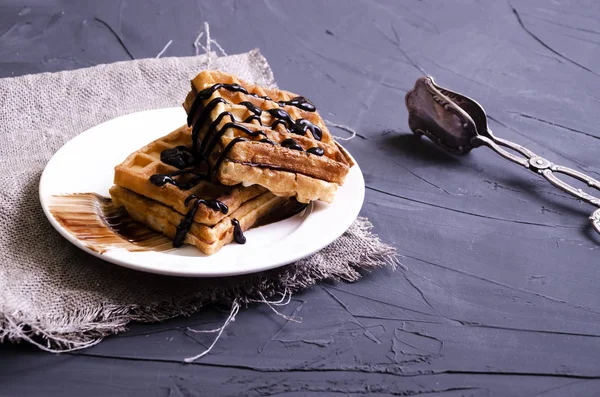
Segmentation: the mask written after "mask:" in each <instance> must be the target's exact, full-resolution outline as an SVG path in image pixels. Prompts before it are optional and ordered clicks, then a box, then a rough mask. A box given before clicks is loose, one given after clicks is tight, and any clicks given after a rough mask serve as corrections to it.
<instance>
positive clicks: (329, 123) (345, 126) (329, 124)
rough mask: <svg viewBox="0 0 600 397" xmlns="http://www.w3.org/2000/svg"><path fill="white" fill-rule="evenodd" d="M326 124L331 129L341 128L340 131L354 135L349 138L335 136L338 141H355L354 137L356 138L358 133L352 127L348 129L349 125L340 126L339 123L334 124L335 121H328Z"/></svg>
mask: <svg viewBox="0 0 600 397" xmlns="http://www.w3.org/2000/svg"><path fill="white" fill-rule="evenodd" d="M324 121H325V124H327V125H328V126H330V127H335V128H339V129H340V130H344V131H347V132H349V133H351V134H352V135H350V136H349V137H346V138H343V137H341V136H335V135H334V136H333V137H334V138H336V139H339V140H340V141H349V140H351V139H354V137H356V131H355V130H354V129H353V128H352V127H348V126H347V125H344V124H338V123H334V122H333V121H329V120H327V119H325V120H324Z"/></svg>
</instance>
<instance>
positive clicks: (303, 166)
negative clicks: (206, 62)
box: [183, 71, 353, 203]
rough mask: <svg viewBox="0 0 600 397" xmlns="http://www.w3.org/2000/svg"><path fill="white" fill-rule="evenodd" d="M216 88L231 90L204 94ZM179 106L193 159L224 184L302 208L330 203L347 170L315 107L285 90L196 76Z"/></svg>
mask: <svg viewBox="0 0 600 397" xmlns="http://www.w3.org/2000/svg"><path fill="white" fill-rule="evenodd" d="M219 83H221V84H226V85H232V84H234V85H237V86H229V87H227V86H226V87H221V88H217V89H211V87H212V88H214V87H215V84H219ZM239 86H241V87H243V88H238V87H239ZM216 87H218V86H216ZM202 90H205V91H202ZM199 93H200V95H199ZM267 97H268V98H267ZM183 106H184V108H185V110H186V112H187V113H188V125H189V126H193V129H192V136H193V137H195V138H196V139H192V141H194V140H195V142H193V143H194V151H195V152H196V153H197V154H196V155H198V154H201V155H202V156H203V157H204V158H205V159H207V160H208V163H209V165H210V167H211V173H212V177H213V178H214V179H215V180H217V181H219V182H220V183H222V184H224V185H229V186H233V185H237V184H242V185H243V186H255V185H259V186H262V187H264V188H266V189H268V190H269V191H271V192H272V193H273V194H275V195H278V196H285V197H288V196H295V197H296V198H297V199H298V201H300V202H303V203H307V202H309V201H311V200H323V201H326V202H331V201H332V200H333V198H334V195H335V192H336V190H337V188H338V187H339V186H340V185H341V184H343V182H344V179H345V177H346V175H347V173H348V171H349V168H350V167H351V166H352V165H353V162H352V159H351V158H350V156H349V155H348V154H347V153H346V152H345V151H344V150H343V149H342V148H341V147H340V146H338V145H337V144H336V142H335V141H334V140H333V137H332V136H331V134H330V133H329V130H328V129H327V127H326V126H325V123H324V122H323V119H322V118H321V117H320V116H319V114H318V113H317V112H316V111H315V109H314V105H312V103H310V102H309V101H307V100H306V99H304V98H302V97H298V96H296V95H295V94H292V93H290V92H287V91H282V90H278V89H268V88H263V87H260V86H256V85H252V84H248V83H246V82H244V81H242V80H239V79H237V78H235V77H234V76H231V75H228V74H225V73H222V72H218V71H203V72H201V73H200V74H199V75H198V76H196V77H195V78H194V79H193V80H192V90H191V91H190V92H189V93H188V95H187V97H186V99H185V102H184V104H183ZM233 119H235V120H233ZM232 121H234V122H232ZM293 131H294V132H293ZM302 133H303V134H304V135H302Z"/></svg>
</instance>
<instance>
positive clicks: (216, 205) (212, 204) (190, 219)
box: [173, 194, 229, 248]
mask: <svg viewBox="0 0 600 397" xmlns="http://www.w3.org/2000/svg"><path fill="white" fill-rule="evenodd" d="M192 200H194V204H192V208H190V210H189V211H188V212H187V213H186V214H185V216H184V217H183V219H182V220H181V222H179V225H177V232H176V233H175V238H174V239H173V247H175V248H179V247H181V246H182V245H183V242H184V240H185V236H186V235H187V234H188V232H189V231H190V228H191V227H192V224H193V223H194V217H195V216H196V212H198V207H200V204H204V205H205V206H207V207H208V208H211V209H213V210H215V211H221V212H222V213H223V214H227V212H229V208H228V207H227V206H226V205H225V204H223V203H222V202H221V201H219V200H204V199H201V198H198V197H196V195H195V194H190V195H189V196H187V197H186V199H185V203H184V204H185V206H186V207H187V206H188V205H189V204H190V201H192Z"/></svg>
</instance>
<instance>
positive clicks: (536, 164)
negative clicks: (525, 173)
mask: <svg viewBox="0 0 600 397" xmlns="http://www.w3.org/2000/svg"><path fill="white" fill-rule="evenodd" d="M488 136H489V137H486V136H476V137H474V138H473V140H472V141H471V142H472V143H473V146H478V145H479V144H480V145H485V146H487V147H489V148H490V149H492V150H494V151H495V152H496V153H498V154H499V155H501V156H502V157H504V158H506V159H508V160H510V161H512V162H514V163H516V164H519V165H522V166H524V167H525V168H527V169H529V170H531V171H533V172H535V173H537V174H540V175H542V176H543V177H544V178H546V179H547V180H548V182H550V183H551V184H552V185H553V186H555V187H557V188H559V189H561V190H562V191H564V192H567V193H569V194H570V195H572V196H574V197H576V198H578V199H580V200H583V201H585V202H586V203H589V204H592V205H594V206H596V207H600V198H599V197H595V196H592V195H591V194H588V193H586V192H584V191H583V190H581V189H578V188H576V187H574V186H571V185H569V184H568V183H566V182H565V181H563V180H561V179H559V178H558V177H557V176H556V175H555V173H557V174H564V175H568V176H570V177H572V178H575V179H577V180H579V181H581V182H584V183H586V184H587V185H588V186H589V187H591V188H594V189H596V190H598V191H600V181H598V180H596V179H594V178H592V177H590V176H588V175H586V174H584V173H581V172H579V171H577V170H574V169H572V168H569V167H565V166H562V165H558V164H554V163H552V162H550V161H549V160H547V159H545V158H543V157H541V156H538V155H536V154H535V153H534V152H532V151H531V150H529V149H527V148H525V147H523V146H521V145H519V144H516V143H514V142H511V141H508V140H506V139H501V138H496V137H495V136H494V134H493V133H492V131H490V130H489V129H488ZM501 146H505V147H508V148H510V149H512V150H515V151H517V152H519V153H521V154H522V155H523V156H524V157H518V156H516V155H514V154H512V153H509V152H508V151H506V150H504V149H503V148H502V147H501ZM590 219H591V220H592V221H593V219H592V217H590ZM594 227H596V228H600V224H598V225H596V224H595V225H594Z"/></svg>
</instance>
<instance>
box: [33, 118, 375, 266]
mask: <svg viewBox="0 0 600 397" xmlns="http://www.w3.org/2000/svg"><path fill="white" fill-rule="evenodd" d="M185 119H186V115H185V112H184V110H183V109H182V108H168V109H159V110H149V111H145V112H139V113H133V114H129V115H126V116H122V117H119V118H116V119H113V120H110V121H108V122H106V123H103V124H100V125H97V126H95V127H93V128H90V129H89V130H87V131H85V132H83V133H82V134H80V135H78V136H77V137H75V138H73V139H72V140H71V141H69V142H67V143H66V144H65V145H64V146H63V147H62V148H60V150H58V151H57V152H56V154H55V155H54V156H53V157H52V159H50V161H49V162H48V164H47V165H46V168H45V170H44V173H43V174H42V178H41V180H40V201H41V203H42V207H43V208H44V213H45V214H46V216H47V217H48V219H49V220H50V223H52V226H54V227H55V228H56V230H58V232H59V233H60V234H62V235H63V236H64V237H65V238H66V239H67V240H69V241H70V242H71V243H73V244H75V245H76V246H77V247H79V248H81V249H82V250H84V251H86V252H88V253H90V254H92V255H95V256H97V257H99V258H101V259H104V260H106V261H108V262H112V263H115V264H117V265H121V266H125V267H128V268H132V269H137V270H141V271H145V272H151V273H160V274H168V275H176V276H187V277H214V276H232V275H237V274H246V273H254V272H259V271H263V270H267V269H272V268H275V267H278V266H283V265H286V264H288V263H292V262H294V261H297V260H299V259H301V258H304V257H306V256H308V255H310V254H312V253H314V252H316V251H318V250H320V249H321V248H323V247H325V246H326V245H328V244H329V243H331V242H332V241H333V240H335V239H336V238H338V237H339V236H341V235H342V233H344V232H345V231H346V230H347V229H348V227H350V225H351V224H352V221H353V220H354V219H355V218H356V217H357V216H358V212H359V211H360V208H361V207H362V204H363V200H364V195H365V184H364V179H363V176H362V173H361V171H360V168H359V167H358V165H356V166H354V167H352V169H351V170H350V172H349V174H348V176H347V178H346V181H345V183H344V185H343V186H342V187H341V188H340V189H339V190H338V192H337V195H336V199H335V201H334V202H333V204H325V203H322V202H316V203H313V204H312V205H311V206H310V207H309V208H308V210H307V211H305V212H304V213H303V214H299V215H296V216H294V217H292V218H289V219H286V220H284V221H281V222H276V223H272V224H270V225H266V226H261V227H258V228H256V229H251V230H249V231H247V232H245V233H244V234H245V236H246V238H247V242H246V244H244V245H239V244H228V245H226V246H225V247H223V248H222V249H221V250H220V251H219V252H217V253H216V254H213V255H211V256H206V255H204V254H202V253H201V252H200V251H198V250H197V249H196V248H194V247H192V246H184V247H182V248H180V249H176V250H170V251H167V252H153V251H145V252H143V251H142V252H131V251H128V250H125V249H122V248H115V249H108V250H107V251H105V252H103V253H98V252H95V251H93V250H91V249H89V248H87V247H86V245H85V244H84V242H82V241H80V240H78V239H77V237H76V236H74V235H73V234H71V233H70V232H69V231H67V230H66V229H65V228H63V227H62V226H61V225H60V224H59V223H58V221H57V220H56V219H55V218H54V216H53V215H52V214H51V213H50V210H49V200H50V198H51V197H52V196H54V195H62V194H71V193H92V192H93V193H98V194H100V195H102V196H106V197H109V194H108V189H109V188H110V187H111V186H112V180H113V172H114V167H115V165H117V164H119V163H121V162H122V161H123V160H124V159H125V158H126V157H127V156H128V155H129V154H130V153H131V152H133V151H135V150H137V149H139V148H141V147H142V146H144V145H146V144H148V143H149V142H150V141H153V140H155V139H157V138H160V137H161V136H164V135H166V134H167V133H169V132H171V131H173V130H175V129H176V128H178V127H179V126H181V125H182V124H183V123H185Z"/></svg>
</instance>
